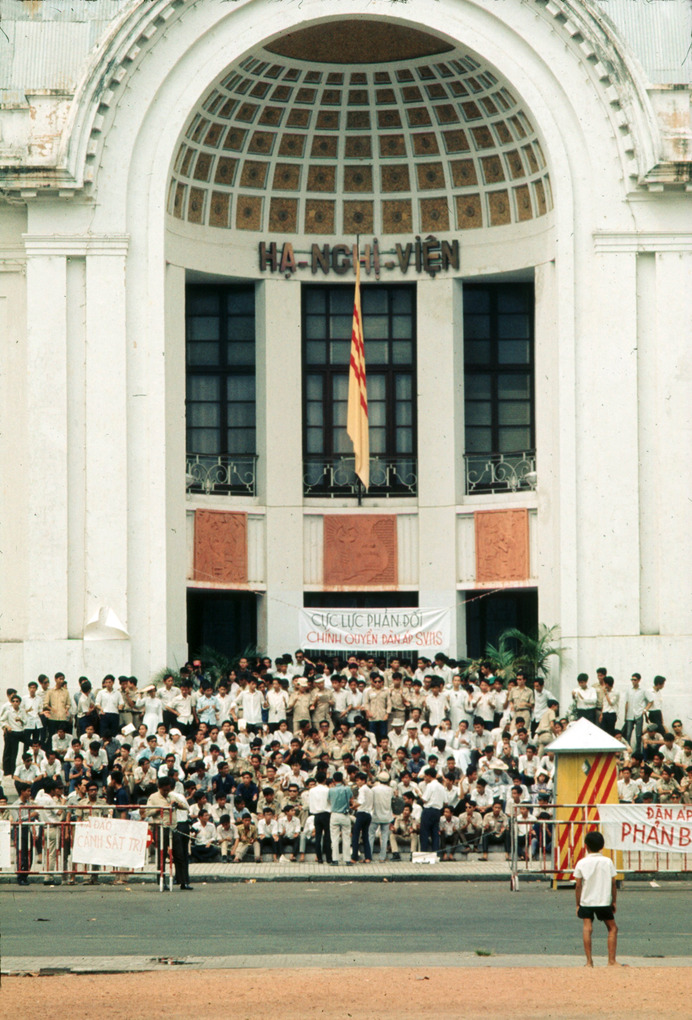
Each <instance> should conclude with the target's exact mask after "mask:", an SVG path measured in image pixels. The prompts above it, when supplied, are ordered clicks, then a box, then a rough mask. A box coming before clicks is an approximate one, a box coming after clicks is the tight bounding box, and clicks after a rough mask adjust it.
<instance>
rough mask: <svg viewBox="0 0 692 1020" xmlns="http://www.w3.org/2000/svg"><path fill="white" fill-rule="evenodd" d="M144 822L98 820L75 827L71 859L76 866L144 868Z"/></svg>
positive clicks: (93, 817)
mask: <svg viewBox="0 0 692 1020" xmlns="http://www.w3.org/2000/svg"><path fill="white" fill-rule="evenodd" d="M147 830H148V825H147V823H146V822H130V821H127V820H125V819H120V818H97V817H96V815H93V816H92V817H91V818H89V819H88V821H86V822H77V824H76V825H75V827H74V843H73V848H72V859H73V861H74V862H75V863H76V864H106V865H110V866H111V867H114V868H143V867H144V858H145V854H146V849H147Z"/></svg>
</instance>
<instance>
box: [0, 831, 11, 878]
mask: <svg viewBox="0 0 692 1020" xmlns="http://www.w3.org/2000/svg"><path fill="white" fill-rule="evenodd" d="M11 867H12V859H11V856H10V823H9V822H7V821H0V868H11Z"/></svg>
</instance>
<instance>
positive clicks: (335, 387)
mask: <svg viewBox="0 0 692 1020" xmlns="http://www.w3.org/2000/svg"><path fill="white" fill-rule="evenodd" d="M361 303H362V313H363V333H364V338H365V365H366V377H367V388H368V416H369V423H370V427H369V433H370V490H369V491H371V492H373V493H378V494H380V493H385V494H387V493H392V494H394V493H396V494H397V495H408V494H411V495H413V494H415V475H416V460H415V457H416V432H415V397H416V386H415V370H414V361H415V290H414V288H413V287H408V286H398V287H397V286H395V287H387V286H384V285H382V284H377V285H373V286H370V287H368V286H365V287H363V288H362V290H361ZM352 317H353V287H352V286H348V287H344V286H336V287H326V286H325V287H322V286H309V287H305V288H303V362H304V394H303V402H304V440H303V443H304V453H305V490H306V494H308V495H311V494H312V495H324V494H336V493H339V494H349V493H355V492H356V479H355V474H354V470H353V445H352V443H351V441H350V439H349V438H348V435H347V433H346V417H347V408H348V371H349V360H350V351H351V324H352Z"/></svg>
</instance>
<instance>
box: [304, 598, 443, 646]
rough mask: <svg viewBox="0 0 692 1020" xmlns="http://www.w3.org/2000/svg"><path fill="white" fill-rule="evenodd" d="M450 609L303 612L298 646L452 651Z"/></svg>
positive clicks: (325, 610)
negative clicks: (450, 646) (450, 647)
mask: <svg viewBox="0 0 692 1020" xmlns="http://www.w3.org/2000/svg"><path fill="white" fill-rule="evenodd" d="M451 616H452V614H451V610H450V609H302V610H301V611H300V624H299V626H300V634H299V636H298V643H299V644H300V645H301V646H302V647H304V648H319V649H320V650H322V649H327V648H333V649H334V650H339V651H351V652H352V651H355V650H356V649H362V650H364V651H387V650H388V649H391V650H392V651H397V652H403V651H411V652H418V653H423V652H426V653H428V654H431V655H434V654H435V653H436V652H446V651H449V644H450V634H451Z"/></svg>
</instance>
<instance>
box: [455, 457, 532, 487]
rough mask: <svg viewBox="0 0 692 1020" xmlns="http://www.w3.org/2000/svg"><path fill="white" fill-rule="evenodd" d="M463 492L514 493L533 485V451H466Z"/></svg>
mask: <svg viewBox="0 0 692 1020" xmlns="http://www.w3.org/2000/svg"><path fill="white" fill-rule="evenodd" d="M465 461H466V493H467V495H472V494H473V493H488V492H518V491H522V492H523V491H527V490H532V489H535V488H536V451H535V450H525V451H523V452H522V453H491V454H485V455H483V454H479V453H472V454H467V455H466V457H465Z"/></svg>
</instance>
